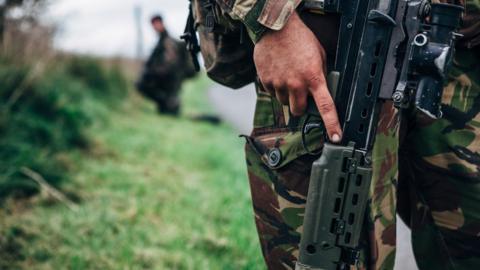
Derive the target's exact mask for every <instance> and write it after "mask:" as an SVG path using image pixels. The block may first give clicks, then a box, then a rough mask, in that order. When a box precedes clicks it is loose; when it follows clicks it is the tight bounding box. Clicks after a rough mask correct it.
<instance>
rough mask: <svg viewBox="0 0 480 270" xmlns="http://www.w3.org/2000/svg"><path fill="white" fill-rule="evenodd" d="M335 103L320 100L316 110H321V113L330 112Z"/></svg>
mask: <svg viewBox="0 0 480 270" xmlns="http://www.w3.org/2000/svg"><path fill="white" fill-rule="evenodd" d="M334 109H335V105H333V103H331V102H320V104H318V110H319V111H320V112H322V113H323V114H330V113H332V112H333V111H334Z"/></svg>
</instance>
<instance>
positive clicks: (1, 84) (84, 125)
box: [0, 56, 127, 200]
mask: <svg viewBox="0 0 480 270" xmlns="http://www.w3.org/2000/svg"><path fill="white" fill-rule="evenodd" d="M40 73H41V74H39V73H38V71H36V70H35V68H33V67H32V66H31V65H27V64H24V65H18V64H15V62H14V61H12V60H8V59H6V58H3V59H0V200H1V199H2V198H5V197H6V196H9V195H16V196H25V195H27V196H28V195H32V194H34V193H35V192H37V191H38V187H37V185H36V184H35V183H34V182H33V181H32V180H31V179H28V178H27V177H26V176H24V175H23V174H22V173H21V172H20V171H21V168H22V167H27V168H30V169H32V170H34V171H36V172H38V173H39V174H41V175H42V176H43V177H44V178H45V179H46V180H47V181H48V182H49V183H50V184H52V185H53V186H57V187H58V186H59V185H60V184H61V183H62V182H63V181H65V180H67V179H68V170H67V168H68V166H67V165H68V164H67V163H68V161H66V160H65V158H64V156H65V155H64V153H65V152H68V151H70V150H72V149H85V148H87V147H88V146H89V138H88V136H87V133H86V130H87V129H88V127H89V126H90V125H91V124H92V123H93V122H94V121H96V120H97V119H99V118H102V112H104V111H105V110H101V109H99V108H101V107H105V106H107V107H109V108H113V107H114V106H116V104H119V102H120V101H121V100H122V98H124V97H125V96H126V93H127V83H126V80H125V79H124V77H123V75H122V74H121V73H120V71H119V69H118V68H111V69H107V68H105V67H103V66H102V65H101V64H100V61H99V60H97V59H94V58H83V57H79V56H74V57H68V58H62V59H61V60H60V58H59V59H57V61H56V62H55V65H54V66H50V67H49V68H46V69H45V71H44V72H40ZM32 74H33V75H32Z"/></svg>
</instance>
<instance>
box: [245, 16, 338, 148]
mask: <svg viewBox="0 0 480 270" xmlns="http://www.w3.org/2000/svg"><path fill="white" fill-rule="evenodd" d="M325 58H326V54H325V50H324V49H323V47H322V45H321V44H320V42H319V41H318V40H317V39H316V37H315V35H314V34H313V33H312V32H311V31H310V29H308V27H307V26H306V25H305V24H304V23H303V22H302V20H301V19H300V17H299V16H298V14H296V13H294V14H293V15H292V17H291V18H290V19H289V21H288V22H287V24H286V25H285V26H284V28H283V29H282V30H280V31H270V32H268V33H266V34H265V35H264V36H263V37H262V39H261V40H260V41H259V42H258V43H257V44H256V45H255V52H254V60H255V65H256V67H257V72H258V76H259V78H260V81H261V82H262V84H263V86H264V87H265V89H266V90H267V91H269V92H270V93H271V94H272V95H274V96H276V97H277V99H278V100H279V101H280V102H281V103H282V104H284V105H290V110H291V112H292V114H293V115H295V116H301V115H303V114H304V113H305V110H306V108H307V98H308V96H313V98H314V100H315V103H316V105H317V108H318V111H319V112H320V115H321V116H322V119H323V122H324V124H325V127H326V129H327V133H328V136H329V138H330V140H331V141H333V142H339V141H340V140H341V137H342V128H341V127H340V123H339V121H338V115H337V110H336V108H335V104H334V102H333V99H332V97H331V95H330V92H329V91H328V87H327V82H326V79H325V69H326V68H325V66H326V62H325V61H326V59H325Z"/></svg>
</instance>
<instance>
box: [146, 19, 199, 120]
mask: <svg viewBox="0 0 480 270" xmlns="http://www.w3.org/2000/svg"><path fill="white" fill-rule="evenodd" d="M151 23H152V27H153V29H154V30H155V32H156V33H157V34H158V36H159V41H158V43H157V45H156V46H155V49H154V50H153V52H152V54H151V55H150V57H149V58H148V60H147V62H146V63H145V67H144V70H143V73H142V76H141V78H140V80H139V82H138V83H137V88H138V90H139V91H140V92H141V93H142V94H144V95H145V96H146V97H148V98H150V99H152V100H153V101H155V102H156V103H157V107H158V112H159V113H164V114H171V115H178V114H179V112H180V100H179V93H180V88H181V86H182V82H183V80H185V79H186V78H190V77H192V76H193V75H194V74H195V72H194V70H193V65H192V64H191V61H190V59H189V57H190V56H189V55H188V53H187V50H186V48H185V45H184V44H183V42H180V41H177V40H175V39H173V38H172V37H170V35H169V34H168V31H167V29H166V28H165V25H164V23H163V19H162V17H161V16H160V15H156V16H154V17H152V19H151Z"/></svg>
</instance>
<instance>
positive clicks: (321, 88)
mask: <svg viewBox="0 0 480 270" xmlns="http://www.w3.org/2000/svg"><path fill="white" fill-rule="evenodd" d="M310 92H311V93H312V96H313V99H314V100H315V104H316V105H317V109H318V111H319V112H320V116H321V117H322V120H323V123H324V125H325V128H326V130H327V134H328V137H329V138H330V140H331V141H332V142H334V143H339V142H340V141H341V139H342V135H343V132H342V128H341V126H340V121H339V120H338V114H337V109H336V108H335V103H334V101H333V99H332V96H331V95H330V92H329V91H328V87H327V83H326V80H325V78H324V77H323V78H322V79H321V80H317V81H316V83H314V84H313V85H312V88H311V89H310Z"/></svg>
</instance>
